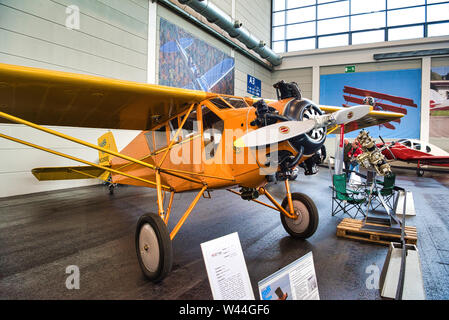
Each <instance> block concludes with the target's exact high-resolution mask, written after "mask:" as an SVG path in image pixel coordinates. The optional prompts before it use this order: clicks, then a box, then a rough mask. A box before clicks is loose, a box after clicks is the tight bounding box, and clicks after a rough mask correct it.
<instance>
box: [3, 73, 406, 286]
mask: <svg viewBox="0 0 449 320" xmlns="http://www.w3.org/2000/svg"><path fill="white" fill-rule="evenodd" d="M275 88H276V91H277V95H278V99H277V100H266V101H264V100H256V99H252V98H242V97H236V96H228V95H220V94H215V93H208V92H201V91H194V90H185V89H178V88H171V87H163V86H158V85H150V84H143V83H135V82H129V81H122V80H114V79H107V78H101V77H94V76H87V75H79V74H72V73H65V72H57V71H50V70H43V69H36V68H28V67H22V66H14V65H6V64H0V122H5V123H19V124H23V125H26V126H30V127H32V128H35V129H37V130H41V131H44V132H46V133H49V134H52V135H55V136H58V137H60V138H63V139H67V140H70V141H72V142H75V143H78V144H81V145H84V146H86V147H89V148H93V149H96V150H98V151H99V163H93V162H91V161H87V160H83V159H79V158H76V157H73V156H71V155H68V154H64V153H61V152H58V151H55V150H51V149H48V148H45V147H42V146H40V145H36V144H33V143H30V142H27V141H23V140H20V139H17V138H14V137H11V136H7V135H5V134H3V133H0V138H4V139H8V140H11V141H14V142H17V143H20V144H24V145H27V146H30V147H33V148H37V149H39V150H42V151H45V152H49V153H51V154H54V155H57V156H61V157H65V158H68V159H71V160H74V161H77V162H80V163H82V164H84V166H73V167H58V168H35V169H33V170H32V173H33V174H34V176H35V177H36V178H37V179H38V180H58V179H83V178H89V179H90V178H97V179H102V180H104V181H110V183H111V184H112V185H114V184H117V183H120V184H129V185H135V186H143V187H151V188H155V189H156V191H157V214H155V213H148V214H145V215H143V216H142V217H141V218H140V219H139V221H138V223H137V229H136V237H135V240H136V252H137V257H138V261H139V264H140V267H141V269H142V271H143V273H144V275H145V276H146V277H147V278H149V279H150V280H153V281H160V280H161V279H163V278H164V277H165V276H166V275H167V274H168V273H169V272H170V269H171V267H172V261H173V257H172V241H173V239H174V237H175V236H176V234H177V233H178V231H179V230H180V228H181V226H182V225H183V223H184V222H185V221H186V219H187V217H188V216H189V215H190V213H191V212H192V210H193V208H194V207H195V205H196V203H197V202H198V200H199V199H200V198H201V196H204V197H206V195H207V196H208V197H210V193H209V190H212V189H218V188H228V190H229V191H231V192H233V193H235V194H237V195H239V196H241V197H242V198H243V199H245V200H251V201H255V202H256V203H259V204H261V205H264V206H266V207H268V208H271V209H273V210H275V211H277V212H278V213H280V218H281V222H282V224H283V226H284V228H285V230H286V231H287V232H288V233H289V234H290V235H291V236H292V237H295V238H301V239H305V238H308V237H310V236H311V235H313V233H314V232H315V230H316V229H317V226H318V211H317V208H316V206H315V204H314V203H313V201H312V200H311V199H310V198H309V197H308V196H306V195H304V194H302V193H291V192H290V186H289V179H288V178H289V176H290V174H291V172H292V169H293V168H295V167H296V166H297V165H298V164H301V163H303V162H305V163H306V162H307V161H311V157H312V156H313V155H314V153H315V152H316V151H317V150H319V149H320V148H321V146H322V145H323V143H324V141H325V139H326V136H327V134H328V133H330V132H332V131H334V130H336V129H337V128H339V127H340V125H344V124H346V125H344V130H345V132H349V131H353V130H358V129H362V128H365V127H368V126H373V125H379V124H381V123H385V122H389V121H392V120H395V119H397V118H400V117H402V116H403V115H402V114H399V113H392V112H380V111H373V110H372V108H371V107H369V106H355V107H351V108H339V107H331V106H319V105H315V104H314V103H313V102H311V101H309V100H307V99H303V98H302V97H301V94H300V91H299V88H298V86H297V85H296V84H295V83H284V82H283V81H281V82H279V83H277V84H275ZM42 125H57V126H73V127H91V128H108V129H134V130H142V132H141V133H140V134H139V135H138V136H137V137H136V138H135V139H134V140H133V141H132V142H131V143H130V144H129V145H128V146H126V147H125V148H124V149H123V150H121V151H120V152H118V150H117V147H116V144H115V141H114V138H113V137H112V134H111V133H110V132H108V133H106V134H105V135H104V136H102V137H100V138H99V139H98V145H94V144H92V143H89V142H86V141H82V140H79V139H77V138H75V137H70V136H67V135H64V134H62V133H59V132H57V131H55V130H52V129H49V128H47V127H44V126H42ZM274 173H277V174H278V177H281V179H282V180H284V181H285V188H286V197H285V198H284V200H283V202H282V203H279V202H278V201H277V200H276V199H275V198H274V197H273V196H272V195H271V194H270V193H269V192H268V191H267V189H266V188H265V186H266V184H267V177H268V176H270V175H272V174H274ZM235 186H238V187H240V190H239V191H236V190H235V189H230V188H231V187H235ZM190 190H199V191H198V194H197V195H196V197H195V198H194V200H193V202H192V203H191V204H190V206H189V207H188V209H187V210H186V211H185V213H184V214H183V215H182V217H181V218H180V220H179V221H178V222H177V224H176V225H175V227H174V228H173V230H171V231H169V230H168V228H167V224H168V220H169V217H170V211H171V208H172V203H173V199H174V195H175V193H179V192H184V191H190ZM167 192H168V193H170V197H169V201H168V206H167V207H164V196H165V194H166V193H167ZM260 195H264V196H266V198H267V199H268V200H269V201H270V202H271V204H267V203H265V202H263V201H260V200H257V198H258V197H259V196H260Z"/></svg>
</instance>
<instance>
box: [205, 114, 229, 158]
mask: <svg viewBox="0 0 449 320" xmlns="http://www.w3.org/2000/svg"><path fill="white" fill-rule="evenodd" d="M202 113H203V139H204V150H205V152H206V160H208V159H211V158H213V157H214V156H215V153H216V152H217V149H218V145H219V144H220V141H221V137H222V134H223V129H224V122H223V120H222V119H220V117H218V116H217V115H216V114H215V113H213V112H212V111H211V110H209V108H207V107H206V106H202Z"/></svg>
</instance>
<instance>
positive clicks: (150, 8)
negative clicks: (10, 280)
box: [0, 0, 274, 197]
mask: <svg viewBox="0 0 449 320" xmlns="http://www.w3.org/2000/svg"><path fill="white" fill-rule="evenodd" d="M149 1H151V0H57V1H52V0H32V1H31V0H28V1H23V0H22V1H17V0H0V39H1V45H0V63H8V64H17V65H23V66H30V67H38V68H46V69H53V70H60V71H68V72H74V73H81V74H91V75H98V76H104V77H109V78H117V79H124V80H131V81H138V82H146V81H148V82H150V83H157V79H158V60H157V59H158V56H157V52H158V51H159V50H158V48H159V36H158V35H159V33H158V32H159V19H160V17H164V18H165V19H167V20H169V21H171V22H172V23H175V24H177V25H179V26H180V27H183V28H184V29H186V30H188V31H190V32H192V33H194V34H195V35H196V36H197V37H199V38H201V39H204V40H205V41H207V42H208V43H210V44H211V45H213V46H215V47H217V48H219V49H220V50H222V51H224V52H226V53H227V54H229V55H231V56H233V57H234V58H235V65H236V68H235V94H236V95H241V96H249V94H248V93H246V82H247V74H251V75H252V76H255V77H256V78H258V79H260V80H261V81H262V95H263V96H264V97H267V98H273V97H274V91H273V88H272V79H271V73H270V71H268V70H266V69H264V68H263V67H261V66H260V65H258V64H257V63H255V62H253V61H251V60H249V59H248V58H246V57H244V56H243V55H241V54H239V53H236V52H233V50H231V48H230V47H228V46H227V45H226V44H224V43H223V42H221V41H219V40H217V39H216V38H214V37H212V36H211V35H209V34H207V33H205V32H204V31H202V30H200V29H199V28H197V27H193V26H192V25H191V24H190V23H188V22H187V21H185V20H183V19H182V18H180V17H179V16H177V15H175V14H173V13H172V12H170V11H169V10H167V9H165V8H163V7H162V6H160V5H156V4H155V3H149ZM175 3H177V1H175ZM214 3H215V4H216V5H217V6H218V7H219V8H221V9H222V10H223V11H224V12H226V13H227V14H229V15H230V16H232V17H234V18H236V19H239V20H240V21H242V22H243V23H244V25H245V27H246V28H247V29H248V30H249V31H250V32H251V33H252V34H254V35H255V36H256V37H258V38H259V39H261V40H263V41H265V42H266V43H267V44H269V43H270V33H271V30H270V16H271V12H270V6H271V0H248V1H245V0H223V1H218V0H216V1H214ZM178 4H179V3H178ZM69 5H76V6H78V7H79V9H80V29H79V30H69V29H67V28H66V19H67V14H66V8H67V6H69ZM203 21H205V19H203ZM52 128H53V129H55V130H57V131H60V132H62V133H64V134H67V135H70V136H74V137H76V138H79V139H82V140H85V141H88V142H91V143H95V144H96V143H97V138H98V137H99V136H100V135H102V134H103V133H104V132H106V130H103V129H90V128H63V127H52ZM0 132H2V133H4V134H7V135H10V136H13V137H17V138H19V139H22V140H27V141H30V142H32V143H36V144H39V145H42V146H45V147H47V148H50V149H55V150H57V151H60V152H63V153H67V154H70V155H73V156H76V157H79V158H82V159H85V160H88V161H92V162H96V161H97V160H98V153H97V151H95V150H90V149H88V148H85V147H82V146H80V145H77V144H74V143H71V142H68V141H65V140H62V139H60V138H57V137H53V136H50V135H47V134H45V133H42V132H39V131H37V130H34V129H30V128H25V127H23V126H21V125H5V124H0ZM113 133H114V135H115V137H116V140H117V146H118V148H119V149H120V148H123V147H124V146H125V145H126V144H127V143H128V142H129V141H131V140H132V139H133V138H134V137H135V136H136V135H137V134H138V132H137V131H126V130H113ZM68 165H81V164H79V163H76V162H73V161H71V160H67V159H65V158H61V157H57V156H54V155H51V154H47V153H45V152H43V151H39V150H36V149H32V148H29V147H26V146H23V145H20V144H17V143H14V142H10V141H7V140H0V197H7V196H13V195H19V194H27V193H33V192H40V191H49V190H56V189H62V188H70V187H78V186H85V185H89V184H95V183H98V181H97V180H70V181H46V182H38V181H37V180H36V179H35V178H34V176H33V175H32V174H31V169H33V168H35V167H51V166H68Z"/></svg>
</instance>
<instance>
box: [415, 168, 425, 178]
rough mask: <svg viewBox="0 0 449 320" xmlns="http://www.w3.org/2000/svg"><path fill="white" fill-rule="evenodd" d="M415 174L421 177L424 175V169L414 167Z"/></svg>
mask: <svg viewBox="0 0 449 320" xmlns="http://www.w3.org/2000/svg"><path fill="white" fill-rule="evenodd" d="M416 175H417V176H418V177H422V176H423V175H424V170H423V169H416Z"/></svg>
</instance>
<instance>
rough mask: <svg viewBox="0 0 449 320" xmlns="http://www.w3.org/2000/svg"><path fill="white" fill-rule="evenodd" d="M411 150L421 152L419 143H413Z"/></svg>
mask: <svg viewBox="0 0 449 320" xmlns="http://www.w3.org/2000/svg"><path fill="white" fill-rule="evenodd" d="M413 149H415V150H421V144H420V143H415V144H414V145H413Z"/></svg>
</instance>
